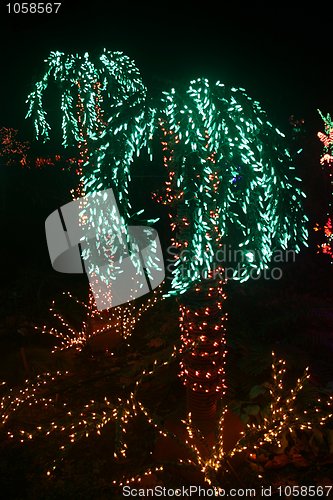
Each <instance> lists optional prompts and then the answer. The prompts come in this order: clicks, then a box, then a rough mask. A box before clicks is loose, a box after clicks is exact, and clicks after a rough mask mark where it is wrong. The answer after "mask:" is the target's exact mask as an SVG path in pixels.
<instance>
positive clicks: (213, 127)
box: [160, 79, 308, 294]
mask: <svg viewBox="0 0 333 500" xmlns="http://www.w3.org/2000/svg"><path fill="white" fill-rule="evenodd" d="M163 101H164V102H163V104H164V106H163V110H162V113H161V119H160V125H161V128H162V131H163V145H164V152H165V164H166V166H167V168H168V176H169V178H168V181H167V184H166V193H165V196H163V197H161V198H160V200H161V201H162V202H164V203H166V204H170V205H171V207H172V206H176V210H175V211H174V213H172V218H171V224H172V229H174V232H175V233H176V237H175V239H174V244H175V246H177V247H179V249H180V251H181V258H180V259H179V260H178V263H177V265H176V266H175V269H174V275H173V282H172V290H171V292H170V294H179V293H183V292H185V291H186V290H187V289H188V288H189V287H191V285H192V284H193V283H195V282H198V281H201V280H202V276H203V275H204V273H205V272H207V271H214V261H215V263H216V257H217V255H216V252H217V250H218V249H220V248H221V245H222V244H223V245H226V244H230V245H232V247H233V250H237V249H240V250H241V251H239V252H234V253H235V259H236V260H235V262H234V263H233V264H234V266H235V273H234V275H233V278H234V279H239V280H240V281H245V280H247V279H249V278H250V277H251V276H255V275H256V273H259V272H260V271H261V270H263V269H265V268H267V267H268V265H269V263H270V260H271V257H272V253H273V251H274V249H277V248H282V249H287V248H293V249H295V251H297V252H298V251H299V250H300V245H301V244H302V243H305V242H306V239H307V229H306V221H307V220H308V219H307V217H306V216H305V215H304V213H303V209H302V203H301V201H302V198H303V197H305V195H304V193H303V192H302V190H301V184H300V181H301V179H300V178H298V177H296V175H295V166H294V163H293V159H292V157H291V154H290V153H289V151H288V149H287V145H286V142H285V139H284V135H283V133H282V132H280V131H279V130H278V129H277V128H275V127H274V126H273V125H272V124H271V123H270V122H269V121H268V120H267V116H266V114H265V112H264V111H263V110H262V109H261V107H260V105H259V103H258V102H257V101H254V100H252V99H251V98H250V97H249V96H248V95H247V94H246V93H245V91H244V90H243V89H236V88H228V87H226V86H225V85H223V84H221V83H219V82H217V83H216V84H211V83H210V82H209V81H208V80H207V79H198V80H195V81H192V82H191V83H190V85H189V87H188V88H187V89H186V90H183V91H176V90H174V89H172V90H171V91H170V92H165V93H164V100H163ZM182 250H183V251H182ZM184 250H186V251H184ZM236 268H237V269H236Z"/></svg>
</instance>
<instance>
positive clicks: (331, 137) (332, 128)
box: [314, 111, 333, 263]
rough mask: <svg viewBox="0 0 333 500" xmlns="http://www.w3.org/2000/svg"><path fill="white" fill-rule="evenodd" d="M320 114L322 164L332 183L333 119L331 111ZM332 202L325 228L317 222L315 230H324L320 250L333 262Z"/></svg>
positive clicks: (319, 134) (319, 133) (319, 135)
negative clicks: (321, 124)
mask: <svg viewBox="0 0 333 500" xmlns="http://www.w3.org/2000/svg"><path fill="white" fill-rule="evenodd" d="M319 114H320V116H321V117H322V119H323V121H324V127H325V133H323V132H318V134H317V135H318V138H319V139H320V141H321V142H322V144H323V155H322V157H321V158H320V164H321V165H322V166H323V167H324V166H326V167H327V171H328V175H329V178H330V183H331V185H332V184H333V180H332V167H333V121H332V118H331V116H330V114H329V113H327V115H326V116H324V115H323V114H322V113H321V112H320V111H319ZM332 218H333V216H332V202H331V201H330V203H329V208H328V212H327V220H326V223H325V224H324V228H321V227H320V226H319V224H316V226H315V228H314V230H315V231H322V230H323V232H324V237H325V241H324V243H322V244H321V245H319V248H320V251H321V252H322V253H324V254H326V255H328V256H329V257H330V259H331V263H332V262H333V231H332Z"/></svg>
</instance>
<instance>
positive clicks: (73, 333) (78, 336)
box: [35, 283, 163, 352]
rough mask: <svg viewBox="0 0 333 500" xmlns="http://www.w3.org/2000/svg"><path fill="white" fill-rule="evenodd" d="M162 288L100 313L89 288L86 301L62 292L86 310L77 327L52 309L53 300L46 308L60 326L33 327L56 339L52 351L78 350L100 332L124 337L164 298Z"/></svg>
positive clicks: (160, 286)
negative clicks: (139, 298) (57, 340)
mask: <svg viewBox="0 0 333 500" xmlns="http://www.w3.org/2000/svg"><path fill="white" fill-rule="evenodd" d="M162 288H163V283H162V284H161V285H159V286H158V287H157V288H155V289H154V290H153V292H152V293H151V295H150V296H149V297H148V298H146V299H145V300H144V302H143V303H142V304H139V303H138V301H132V302H129V303H128V304H123V305H121V306H118V307H113V308H111V309H109V310H106V311H103V312H101V311H99V310H98V309H97V307H96V304H95V300H94V297H93V295H92V293H91V291H90V292H89V300H88V304H86V303H85V302H84V301H80V300H78V299H76V298H75V297H73V296H72V295H71V293H70V292H64V293H63V295H64V296H66V297H68V298H69V299H70V300H72V301H74V302H75V303H77V304H78V305H79V306H80V307H81V308H82V309H83V311H84V313H85V318H84V320H83V321H82V323H81V325H80V327H79V328H73V327H72V326H70V324H69V323H68V322H67V321H66V320H65V318H64V315H63V314H61V313H59V312H58V311H57V310H56V309H55V301H53V303H52V306H51V308H50V310H49V311H50V313H51V314H52V315H53V317H54V318H55V319H56V320H57V322H58V323H59V324H60V328H61V329H59V328H56V327H51V328H47V326H46V325H44V326H43V327H37V326H36V327H35V328H36V330H38V331H41V332H42V333H47V334H49V335H53V336H54V337H56V338H57V339H59V341H60V343H59V344H57V345H56V346H55V347H54V349H53V351H52V352H56V351H63V350H66V349H71V348H73V349H75V350H76V351H78V352H81V351H82V350H83V349H84V348H85V347H86V346H87V344H88V343H89V341H90V340H91V339H92V338H93V337H95V336H97V335H99V334H101V333H103V332H104V333H105V332H107V333H108V334H110V336H111V337H112V336H116V337H121V338H122V339H124V340H126V339H128V338H129V337H130V336H131V335H132V333H133V331H134V329H135V327H136V325H137V324H138V322H139V321H140V319H141V318H142V315H143V314H144V313H145V312H147V311H148V310H149V309H151V308H152V307H154V306H155V305H156V304H157V302H159V301H160V300H163V295H162Z"/></svg>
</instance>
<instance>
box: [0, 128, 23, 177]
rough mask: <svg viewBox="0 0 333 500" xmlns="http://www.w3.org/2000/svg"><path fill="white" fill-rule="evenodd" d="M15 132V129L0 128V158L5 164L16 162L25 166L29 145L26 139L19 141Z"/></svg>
mask: <svg viewBox="0 0 333 500" xmlns="http://www.w3.org/2000/svg"><path fill="white" fill-rule="evenodd" d="M17 132H18V131H17V130H15V129H13V128H9V127H1V128H0V158H1V159H3V161H4V162H5V164H6V165H11V164H15V163H17V162H18V163H19V164H20V165H21V166H22V167H25V166H26V165H27V155H28V151H29V149H30V145H29V143H28V141H24V142H22V141H19V140H18V139H17Z"/></svg>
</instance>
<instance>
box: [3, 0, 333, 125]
mask: <svg viewBox="0 0 333 500" xmlns="http://www.w3.org/2000/svg"><path fill="white" fill-rule="evenodd" d="M5 4H6V2H5V1H2V3H1V17H2V19H3V21H5V23H2V27H1V33H0V37H1V49H2V50H1V60H2V61H1V68H2V71H1V75H2V77H1V82H0V85H1V87H2V93H1V95H2V99H1V124H2V125H7V126H13V127H15V128H18V129H20V130H24V131H25V133H28V132H29V133H30V134H31V127H30V125H29V124H28V125H27V124H26V123H25V122H24V114H25V105H24V101H25V98H26V95H27V93H29V91H30V90H31V88H32V84H33V82H34V81H35V80H36V79H37V78H38V77H39V76H40V75H41V73H42V71H43V60H44V59H45V58H46V57H47V56H48V54H49V52H50V51H51V50H60V51H65V52H70V51H75V52H82V51H86V50H87V51H89V52H93V53H96V54H98V53H99V52H100V51H101V50H102V49H103V48H104V47H105V48H107V49H109V50H121V51H124V52H125V53H126V54H128V55H129V56H130V57H132V58H133V59H134V60H135V61H136V63H137V66H138V67H139V68H140V70H141V72H142V75H143V79H144V81H145V83H146V85H147V86H148V89H149V91H150V92H151V93H152V94H158V93H159V92H160V90H163V89H168V88H170V87H171V86H177V82H186V81H189V80H190V79H192V78H196V77H200V76H205V77H208V78H212V79H213V80H221V81H222V82H224V83H229V84H232V85H235V86H240V87H245V89H246V90H247V91H248V93H249V94H250V95H251V96H252V97H254V98H256V99H257V100H259V101H260V102H261V103H262V105H263V107H264V108H265V109H266V110H267V111H268V114H269V116H270V118H271V120H273V121H274V122H275V123H276V124H277V125H279V126H280V127H282V128H283V126H287V120H288V117H289V116H290V115H291V114H295V115H296V116H298V117H303V118H305V120H306V122H307V127H308V128H309V127H310V128H312V127H313V126H314V127H315V128H318V127H320V125H321V120H320V118H318V116H317V113H316V109H317V108H321V109H322V111H323V112H326V111H329V110H331V109H332V104H333V103H332V100H333V97H332V92H331V88H330V83H331V79H330V29H329V19H328V13H327V15H325V13H324V12H323V11H321V12H319V13H317V14H314V13H311V14H309V13H306V12H305V13H304V9H302V10H299V9H296V8H295V9H292V10H290V9H286V10H283V11H282V9H276V10H274V9H270V10H269V11H265V10H263V11H262V10H259V9H254V8H253V9H249V8H248V9H244V8H241V7H240V6H238V5H235V8H234V10H233V11H232V10H230V9H229V10H224V9H222V8H220V9H218V8H217V7H216V6H214V4H213V3H212V2H208V3H207V2H204V3H202V4H201V5H200V6H199V5H198V6H195V5H194V3H190V2H188V3H185V4H182V9H180V8H179V6H178V7H177V4H176V3H174V4H173V3H163V2H159V3H158V7H154V8H153V7H149V8H144V6H143V5H144V4H143V2H142V3H141V4H140V2H138V3H137V4H136V8H134V7H133V5H131V4H130V3H128V2H121V8H120V7H119V6H118V7H117V6H115V5H114V2H102V1H100V0H97V1H94V2H91V3H90V5H88V4H82V2H71V5H70V2H69V0H65V1H64V2H63V4H62V6H61V7H60V10H59V13H58V14H57V15H55V14H51V15H46V14H44V15H15V14H11V15H8V14H7V7H5ZM74 4H75V5H74ZM79 5H80V6H79ZM184 11H186V13H185V12H184Z"/></svg>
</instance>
